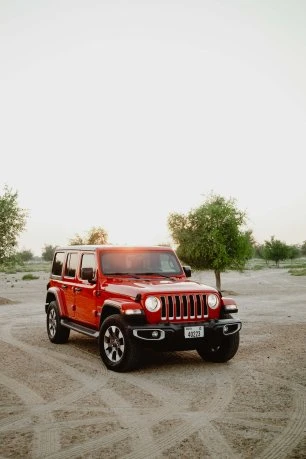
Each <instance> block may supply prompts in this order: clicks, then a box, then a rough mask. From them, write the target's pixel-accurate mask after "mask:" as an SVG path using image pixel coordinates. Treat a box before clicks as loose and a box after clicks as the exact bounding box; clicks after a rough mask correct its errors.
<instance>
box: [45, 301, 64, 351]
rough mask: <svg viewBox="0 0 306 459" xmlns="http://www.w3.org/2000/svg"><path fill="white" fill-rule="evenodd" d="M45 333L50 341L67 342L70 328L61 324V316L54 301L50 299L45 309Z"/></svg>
mask: <svg viewBox="0 0 306 459" xmlns="http://www.w3.org/2000/svg"><path fill="white" fill-rule="evenodd" d="M47 333H48V337H49V340H50V341H51V342H52V343H56V344H63V343H67V341H68V339H69V335H70V329H69V328H67V327H63V326H62V325H61V318H60V314H59V309H58V306H57V303H56V301H51V302H50V304H49V306H48V309H47Z"/></svg>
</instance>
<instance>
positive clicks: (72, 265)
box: [65, 253, 79, 277]
mask: <svg viewBox="0 0 306 459" xmlns="http://www.w3.org/2000/svg"><path fill="white" fill-rule="evenodd" d="M78 258H79V254H78V253H68V257H67V263H66V268H65V276H66V277H75V273H76V269H77V266H78Z"/></svg>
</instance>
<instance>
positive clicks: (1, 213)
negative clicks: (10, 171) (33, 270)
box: [0, 185, 28, 263]
mask: <svg viewBox="0 0 306 459" xmlns="http://www.w3.org/2000/svg"><path fill="white" fill-rule="evenodd" d="M27 215H28V213H27V211H26V210H25V209H22V208H20V207H19V205H18V192H17V191H12V190H11V189H10V188H8V186H7V185H6V186H5V187H4V193H3V194H2V196H1V195H0V263H3V262H4V261H5V260H7V259H8V258H10V257H11V256H13V255H14V254H15V253H16V247H17V239H18V236H19V234H20V233H21V232H22V231H23V230H24V228H25V226H26V218H27Z"/></svg>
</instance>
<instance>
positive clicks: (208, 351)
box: [197, 332, 239, 362]
mask: <svg viewBox="0 0 306 459" xmlns="http://www.w3.org/2000/svg"><path fill="white" fill-rule="evenodd" d="M238 347H239V332H237V333H235V334H234V335H221V334H220V338H219V339H218V340H216V341H209V340H207V341H206V340H205V342H204V343H203V345H202V346H201V347H198V348H197V351H198V354H199V355H200V356H201V357H202V359H203V360H206V361H207V362H227V361H228V360H230V359H232V358H233V357H234V355H235V354H236V352H237V351H238Z"/></svg>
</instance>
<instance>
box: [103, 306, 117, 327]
mask: <svg viewBox="0 0 306 459" xmlns="http://www.w3.org/2000/svg"><path fill="white" fill-rule="evenodd" d="M114 314H118V315H122V314H121V310H120V308H119V307H118V306H114V305H113V304H108V303H106V304H105V305H104V306H103V309H102V312H101V316H100V327H101V325H102V324H103V322H104V320H105V319H107V317H109V316H112V315H114ZM100 327H99V328H100Z"/></svg>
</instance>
